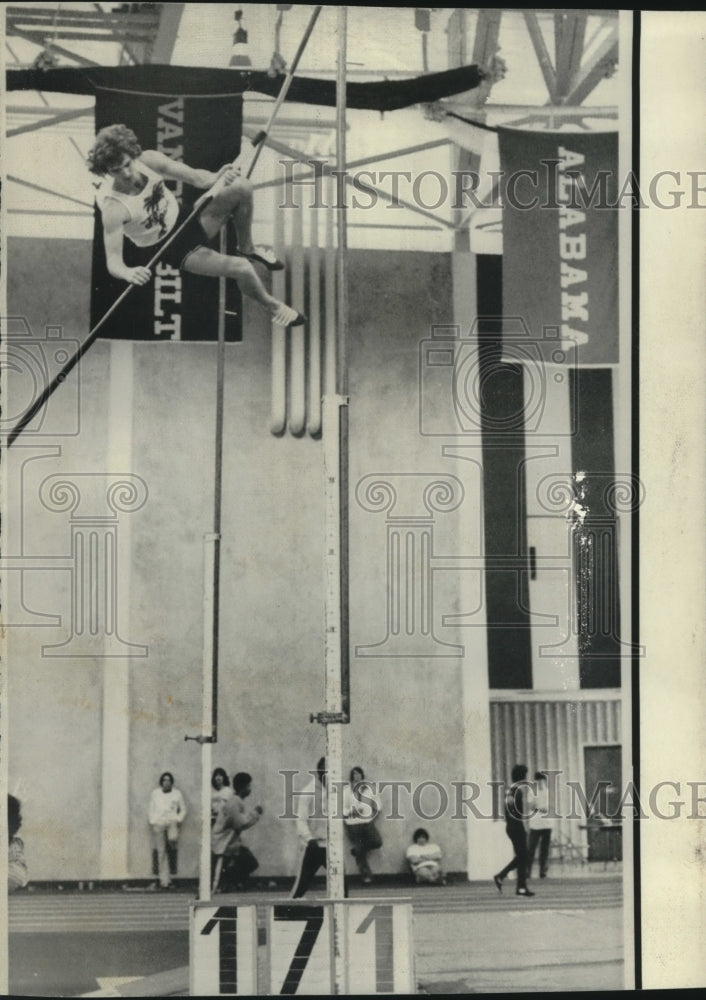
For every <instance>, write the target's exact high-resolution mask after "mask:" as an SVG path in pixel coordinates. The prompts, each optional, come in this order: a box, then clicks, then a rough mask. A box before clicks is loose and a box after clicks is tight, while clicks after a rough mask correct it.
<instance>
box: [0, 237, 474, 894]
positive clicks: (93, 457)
mask: <svg viewBox="0 0 706 1000" xmlns="http://www.w3.org/2000/svg"><path fill="white" fill-rule="evenodd" d="M12 244H13V245H11V246H10V248H9V254H8V260H9V271H8V299H9V306H10V311H11V312H12V313H14V314H24V315H26V316H27V318H28V320H29V322H30V324H31V326H32V328H33V330H34V331H35V336H38V335H39V333H40V331H41V329H42V328H43V325H44V324H45V323H54V324H57V323H59V324H62V325H63V326H64V327H65V329H66V332H67V335H68V334H71V335H72V336H79V337H80V336H82V335H85V332H86V330H85V324H86V317H87V315H88V281H89V274H90V266H89V255H90V248H89V249H88V250H87V248H86V245H85V244H74V243H69V241H67V243H66V246H64V247H62V246H60V245H59V241H54V242H53V243H52V249H53V250H58V251H60V252H57V253H54V252H53V253H52V257H51V259H47V254H46V249H45V247H44V246H43V245H42V244H41V243H40V242H39V241H37V242H33V241H12ZM15 244H16V245H15ZM387 276H389V280H388V279H387ZM393 279H394V280H393ZM350 289H351V291H350V297H351V302H350V362H351V364H350V390H351V407H350V421H351V471H350V483H351V495H352V497H353V499H352V500H351V602H350V610H351V648H352V650H353V651H355V649H356V647H357V646H370V645H373V644H375V643H377V642H379V641H381V640H382V639H383V638H384V637H385V633H386V610H385V609H386V598H387V586H388V584H387V556H386V544H387V541H386V539H387V530H388V527H389V518H390V514H389V511H388V512H387V513H386V512H385V511H378V512H371V511H370V510H368V509H365V507H364V505H361V504H360V503H358V501H357V500H356V499H355V497H354V493H355V489H356V486H357V484H358V483H359V482H360V480H361V479H362V478H363V477H365V476H370V475H373V474H382V475H383V476H387V477H390V476H392V477H394V476H398V475H399V474H406V475H407V476H409V474H410V473H415V474H421V475H422V476H423V477H427V479H426V480H425V482H427V481H431V480H434V479H435V478H436V479H438V478H439V476H440V475H441V476H442V477H443V476H446V477H454V476H455V477H456V480H457V481H458V483H459V484H460V488H461V490H462V491H463V496H462V500H461V501H460V502H459V505H456V507H454V506H453V505H451V506H450V509H449V510H448V512H444V511H443V510H442V511H438V510H436V511H435V513H434V514H433V517H432V516H431V514H430V512H429V511H428V509H427V508H424V507H420V504H421V500H420V499H419V498H417V500H415V503H416V504H417V507H418V508H420V509H421V510H422V514H423V515H424V516H426V517H427V521H428V522H429V524H431V525H432V528H433V538H432V544H433V547H434V551H437V552H440V553H444V554H446V555H449V554H453V553H454V552H457V551H467V549H468V538H469V537H471V536H473V537H477V533H478V532H477V518H478V514H477V508H474V506H473V503H472V491H473V489H474V482H475V480H474V476H475V473H474V471H473V467H472V466H471V464H470V463H467V462H466V463H463V462H459V463H455V462H453V461H450V460H449V459H444V458H442V457H441V450H440V448H439V446H438V444H437V443H434V442H433V441H430V440H429V439H427V438H423V437H421V436H420V434H419V420H418V380H419V362H418V357H419V342H420V340H422V339H423V338H425V337H427V336H428V335H429V326H430V324H431V323H432V322H440V323H443V322H446V323H449V322H452V320H453V305H452V287H451V260H450V257H448V256H445V255H428V254H422V253H408V254H386V253H382V252H380V253H371V252H365V253H363V252H360V253H352V254H351V261H350ZM245 331H246V333H245V339H244V342H243V343H242V344H237V345H228V346H227V352H226V353H227V361H226V363H227V373H226V409H225V447H224V481H223V525H222V536H223V545H222V596H221V602H222V603H221V612H222V614H221V684H220V719H219V741H218V744H217V745H216V747H215V748H214V757H213V763H214V766H215V765H222V766H224V767H225V768H226V769H227V770H228V771H229V772H230V773H232V772H234V771H235V770H247V771H250V772H251V773H252V775H253V777H254V788H255V798H256V799H258V800H260V801H261V802H262V804H263V805H264V807H265V814H264V816H263V818H262V821H261V822H260V824H259V826H258V828H257V829H255V830H253V831H252V832H251V833H250V834H249V835H247V836H248V842H249V843H250V844H251V846H252V847H253V849H254V850H255V853H256V854H257V856H258V858H259V859H260V866H261V868H260V870H261V873H262V874H288V873H293V871H294V868H295V863H296V856H297V843H296V836H295V830H294V823H293V822H292V821H290V820H280V819H278V818H277V817H278V815H279V814H280V812H281V808H282V796H283V781H282V778H281V776H280V775H279V774H278V772H279V770H280V769H283V768H297V769H301V770H302V771H306V770H308V769H309V768H311V767H313V766H314V764H315V762H316V760H317V758H318V757H319V755H320V754H321V753H322V752H323V747H324V736H325V734H324V731H323V729H322V728H321V727H319V726H316V725H311V724H310V723H309V713H310V712H312V711H319V710H321V709H322V708H323V707H324V690H323V678H324V672H323V666H324V664H323V607H324V594H323V583H322V576H323V575H322V566H323V551H324V550H323V545H324V538H323V530H324V504H323V468H322V446H321V443H320V442H318V441H314V440H311V439H309V438H306V437H303V438H300V439H293V438H291V437H288V436H286V437H283V438H275V437H272V436H271V435H270V433H269V431H268V429H267V427H268V419H269V405H270V400H269V378H270V371H269V353H270V344H269V329H268V325H267V324H266V323H265V322H264V321H263V319H262V315H261V314H260V313H259V312H258V311H257V309H256V307H253V308H252V309H249V310H248V312H247V313H246V316H245ZM80 369H81V370H80V401H81V430H80V434H79V435H77V436H75V437H63V438H52V437H48V438H46V439H39V438H36V437H30V436H29V435H27V436H26V437H25V438H24V439H23V440H22V441H21V444H20V442H18V446H15V447H14V448H13V449H12V452H11V454H10V455H9V456H8V465H9V468H8V472H9V476H10V483H11V489H10V493H9V495H8V517H9V523H8V529H7V535H6V538H7V543H6V545H7V547H6V552H8V553H9V554H11V555H15V556H18V557H25V556H29V555H34V556H36V557H38V562H37V563H36V564H33V565H37V566H38V571H35V570H34V569H32V570H28V569H27V568H26V567H27V566H28V565H29V564H28V563H26V562H23V563H22V567H23V569H22V570H20V569H17V570H15V571H11V572H8V574H7V580H6V583H5V593H6V601H5V604H6V607H7V615H8V621H9V624H10V625H13V626H14V627H12V628H10V629H9V635H10V640H9V656H10V681H9V706H8V710H9V719H10V723H9V740H10V788H11V790H13V789H15V788H17V791H18V793H19V794H20V796H21V797H22V798H23V801H24V804H25V805H24V814H25V825H24V835H25V839H26V842H27V850H28V855H29V859H30V865H31V870H32V877H33V878H35V879H40V878H57V877H60V876H61V877H65V878H72V877H73V878H90V877H99V876H100V875H101V874H103V875H106V874H107V873H111V874H113V875H118V876H120V877H122V876H127V875H131V876H134V877H136V876H141V875H147V874H148V873H149V840H148V829H147V824H146V806H147V800H148V797H149V793H150V791H151V789H152V788H153V787H154V786H155V784H156V781H157V778H158V775H159V773H160V772H161V771H162V770H164V769H169V770H172V771H173V772H174V773H175V775H176V778H177V784H178V785H179V787H181V788H182V790H183V792H184V794H185V796H186V798H187V801H188V804H189V808H190V815H189V817H188V819H187V821H186V824H185V827H184V831H183V836H182V846H181V853H180V874H181V875H183V876H195V875H196V873H197V867H198V843H199V834H200V825H199V818H198V800H199V780H200V756H199V754H200V751H199V749H198V747H197V744H196V743H194V742H185V740H184V737H185V735H196V734H197V733H198V732H200V727H201V648H202V634H203V629H202V589H203V588H202V538H203V534H204V533H205V532H208V531H209V530H210V524H211V510H212V496H213V494H212V482H213V431H212V429H213V419H214V402H213V400H214V392H215V348H214V347H213V346H212V345H197V344H185V343H169V344H148V343H133V344H124V343H120V344H118V343H115V342H114V343H112V344H111V343H108V342H104V341H99V342H98V343H96V344H95V345H94V346H93V347H92V348H91V350H90V351H89V352H88V353H87V355H86V356H85V358H84V359H83V361H82V363H81V366H80ZM111 371H112V376H111ZM72 377H73V376H72ZM69 389H70V386H69V383H67V385H65V386H63V387H62V388H61V390H60V392H59V393H58V394H57V397H56V403H55V405H57V406H60V405H61V404H60V400H61V395H62V394H63V396H64V398H65V399H67V400H68V397H69ZM39 444H41V447H38V445H39ZM52 452H53V453H52ZM33 456H36V457H34V458H33ZM30 458H33V460H32V461H28V459H30ZM457 465H458V467H457ZM460 466H465V468H460ZM59 472H61V473H62V474H65V478H68V479H71V478H72V477H73V481H74V482H77V483H78V484H79V486H80V488H81V489H84V490H85V488H86V486H87V484H88V483H89V482H90V483H92V484H95V483H96V482H99V486H100V489H103V490H104V486H105V484H104V482H103V480H102V479H101V478H100V477H103V478H105V475H106V474H110V475H112V476H113V477H119V476H120V475H121V474H124V473H125V474H127V473H129V474H132V475H133V476H137V477H140V478H141V480H142V481H144V484H145V485H146V488H147V491H148V496H147V498H146V500H145V502H144V503H142V504H141V505H138V509H135V510H134V511H132V512H126V511H122V510H121V511H120V512H119V513H117V514H115V512H114V511H113V512H112V513H111V510H110V509H108V508H107V507H106V506H105V503H104V504H103V508H104V509H103V510H102V511H101V513H102V514H103V515H104V518H105V517H107V518H108V519H110V518H111V517H112V522H111V525H112V527H111V525H109V527H110V528H111V530H115V531H116V533H117V534H116V537H117V539H118V543H117V552H118V560H119V572H118V590H117V599H116V600H117V607H118V623H117V625H118V632H119V634H120V639H121V640H122V641H123V642H132V643H137V644H144V645H146V646H147V647H148V655H146V656H143V657H138V656H134V657H132V658H130V659H129V660H128V659H126V658H125V657H124V656H114V657H109V656H106V652H110V650H111V649H113V646H111V643H110V642H108V641H107V640H106V641H105V642H104V644H103V646H102V647H101V648H97V647H91V648H92V650H93V655H88V656H84V657H78V656H68V657H66V656H60V657H57V656H49V655H47V650H46V649H45V650H44V652H43V651H42V647H43V646H47V645H50V644H55V643H58V642H61V641H63V640H65V639H66V638H67V636H68V635H70V632H71V626H70V613H71V607H72V591H71V579H72V578H71V573H70V572H69V569H68V568H67V567H68V565H69V562H70V560H69V555H70V545H71V521H70V518H71V517H73V518H74V522H75V521H76V518H77V516H78V514H79V511H74V513H73V515H72V514H71V513H70V512H69V511H67V510H64V511H63V512H62V511H56V510H48V509H47V506H46V504H45V503H43V502H42V501H41V500H40V499H39V497H40V490H41V488H42V483H43V482H44V481H45V480H46V479H47V477H48V476H50V475H53V474H56V473H59ZM88 474H90V476H89V475H88ZM398 482H404V483H405V485H408V484H409V483H410V482H411V480H410V479H409V478H408V479H404V480H398ZM44 489H45V491H46V489H47V487H46V486H45V487H44ZM415 489H418V487H415ZM459 496H461V494H459ZM94 501H95V502H96V503H97V502H98V501H97V500H96V497H95V496H93V499H92V501H91V502H94ZM425 511H426V514H425ZM412 513H414V511H412ZM402 514H404V515H405V516H406V517H409V512H408V511H402ZM432 522H433V523H432ZM106 523H107V522H106ZM21 527H22V531H23V533H22V532H21V531H20V528H21ZM74 528H76V523H74ZM100 530H101V531H102V530H108V529H107V528H106V527H105V524H104V525H103V527H101V529H100ZM59 565H61V566H62V567H64V568H62V569H57V568H56V567H57V566H59ZM437 576H438V577H439V580H438V581H437V583H436V588H437V589H436V595H435V600H434V601H433V603H432V604H431V608H432V616H433V621H432V623H431V632H432V633H433V634H434V636H436V639H435V643H436V645H435V646H434V647H433V648H432V647H423V648H422V646H415V645H414V642H416V639H417V638H418V635H419V634H421V633H415V636H413V637H412V638H413V639H414V642H413V643H412V646H410V647H409V655H405V654H404V653H400V648H399V647H398V648H397V651H396V652H395V650H392V655H388V656H384V657H381V656H370V655H356V654H355V652H353V654H352V656H351V673H352V678H351V684H352V721H351V725H350V726H349V727H347V728H346V730H345V733H344V751H345V766H346V768H348V767H350V766H352V765H353V764H361V765H362V766H363V767H364V768H365V770H366V773H367V774H368V775H369V777H371V778H373V779H377V780H382V779H385V780H402V781H410V782H412V783H417V782H419V781H425V780H427V781H429V780H433V781H436V782H439V783H440V784H441V785H443V786H448V783H449V782H450V781H452V780H460V779H463V778H464V777H466V761H467V745H466V736H467V734H466V729H467V716H466V714H465V713H466V708H464V680H463V678H464V672H468V671H469V670H470V671H472V670H473V669H474V666H473V664H474V662H475V663H476V664H478V663H480V664H481V669H482V670H484V665H483V664H484V661H483V655H482V651H481V652H479V654H478V656H477V657H476V656H475V653H474V645H475V646H478V645H479V643H480V644H481V645H482V642H481V639H480V638H478V630H475V631H474V632H473V635H472V639H473V642H471V641H470V638H469V633H468V632H467V634H466V635H465V636H464V640H466V641H465V642H464V643H461V642H460V640H459V636H458V634H457V631H456V632H454V630H453V629H450V628H449V627H447V626H445V625H444V622H443V614H447V613H450V612H451V613H453V612H458V611H459V610H460V611H463V610H466V607H465V604H464V601H465V598H464V593H465V591H464V589H463V588H464V586H465V581H464V580H463V579H462V578H463V573H460V574H457V575H453V574H451V575H449V574H442V575H439V574H436V573H432V572H431V571H430V573H429V580H432V579H433V578H435V577H437ZM442 577H443V578H442ZM74 603H75V599H74ZM38 613H41V614H43V615H55V616H59V619H60V621H57V620H56V619H47V618H39V617H38ZM39 622H46V623H47V627H45V628H38V627H37V625H38V623H39ZM88 639H90V636H89V637H88ZM111 641H112V640H111ZM441 643H447V644H454V643H455V644H456V645H457V646H459V647H460V652H459V650H458V649H455V648H453V647H452V646H450V645H449V646H448V648H446V647H442V646H441ZM89 645H90V643H89ZM424 649H426V650H427V652H428V651H429V649H431V652H432V653H433V655H427V654H426V653H425V652H424ZM439 650H441V652H444V653H445V654H447V653H448V652H451V653H453V655H444V656H441V657H439V656H438V652H439ZM126 663H127V664H129V668H128V669H127V670H125V664H126ZM108 681H110V684H109V685H108ZM106 685H108V686H106ZM106 690H110V691H111V695H110V697H111V698H113V697H115V692H116V691H117V692H118V699H119V703H120V706H121V707H120V709H119V711H120V712H127V714H128V718H127V720H126V723H125V732H126V742H125V743H124V744H121V743H120V742H118V744H117V746H118V752H117V754H116V753H115V750H114V746H115V744H113V743H110V742H109V741H108V740H107V738H106V735H105V734H106V722H105V719H106V718H107V719H111V718H113V715H111V713H113V705H112V703H111V704H107V705H104V704H103V699H104V691H106ZM476 710H477V707H476ZM104 713H105V715H104ZM484 752H485V751H484ZM488 752H489V751H488ZM18 783H19V784H18ZM106 786H107V787H106ZM114 789H115V790H116V791H115V794H118V795H120V794H122V792H121V791H120V790H121V789H125V797H126V815H125V827H124V831H126V832H121V831H120V830H118V831H117V833H116V832H115V831H113V833H111V834H110V836H109V833H108V831H107V828H106V825H105V820H104V819H101V816H102V815H103V816H105V813H106V809H107V810H108V812H110V809H111V805H110V801H109V799H110V796H111V794H113V791H114ZM434 795H435V793H434V790H433V788H431V789H430V790H429V796H428V797H425V798H424V799H423V801H422V803H421V804H422V806H423V809H424V811H426V812H427V813H429V814H432V813H433V812H434V810H435V807H436V804H437V801H438V799H435V797H434ZM400 802H401V806H402V808H401V811H402V812H404V813H405V819H402V820H386V821H384V822H383V823H382V826H381V832H382V834H383V838H384V841H385V843H384V848H383V850H382V851H381V852H379V854H378V857H376V858H375V859H374V865H375V866H376V867H377V868H378V870H384V871H398V870H401V869H402V867H403V862H402V858H403V852H404V848H405V847H406V845H407V843H408V842H409V838H410V835H411V832H412V830H413V829H414V828H415V827H416V826H418V825H420V823H421V824H422V825H425V826H427V827H428V828H429V829H430V831H431V832H432V834H433V836H434V837H435V838H437V839H438V840H439V842H440V843H442V845H443V846H444V849H445V853H446V857H447V863H448V867H449V868H450V869H452V870H459V869H465V867H466V831H465V823H463V822H458V821H453V820H452V819H451V818H450V815H449V814H447V815H445V816H442V817H441V818H439V819H438V820H429V821H428V822H427V821H424V820H423V819H422V820H420V819H419V817H416V816H414V815H411V814H410V808H409V807H410V802H409V797H407V798H405V796H404V795H402V796H401V797H400ZM110 837H113V838H114V839H117V841H120V840H121V838H122V839H123V840H124V841H125V843H124V845H123V847H124V856H125V861H124V862H122V861H120V860H117V861H116V860H115V858H118V859H120V857H121V856H122V855H121V846H120V844H118V846H117V848H116V847H115V844H113V843H112V842H111V843H108V842H107V841H108V840H109V839H110ZM114 848H115V850H113V849H114ZM111 851H113V854H112V855H111ZM111 856H112V857H113V861H111V862H106V860H105V859H106V857H111ZM121 865H122V867H121Z"/></svg>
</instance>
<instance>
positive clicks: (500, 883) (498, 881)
mask: <svg viewBox="0 0 706 1000" xmlns="http://www.w3.org/2000/svg"><path fill="white" fill-rule="evenodd" d="M493 882H495V888H496V889H497V890H498V892H502V891H503V880H502V879H501V878H500V876H499V875H493Z"/></svg>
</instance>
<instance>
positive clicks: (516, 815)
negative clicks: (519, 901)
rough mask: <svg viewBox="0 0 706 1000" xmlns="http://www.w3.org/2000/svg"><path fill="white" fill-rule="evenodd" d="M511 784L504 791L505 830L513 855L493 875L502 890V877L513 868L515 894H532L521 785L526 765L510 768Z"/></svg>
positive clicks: (525, 815) (499, 890)
mask: <svg viewBox="0 0 706 1000" xmlns="http://www.w3.org/2000/svg"><path fill="white" fill-rule="evenodd" d="M511 777H512V784H511V785H510V787H509V788H508V789H507V791H506V792H505V832H506V833H507V835H508V837H509V838H510V840H511V841H512V846H513V849H514V851H515V855H514V857H513V859H512V861H511V862H510V863H509V864H508V865H506V866H505V867H504V868H503V870H502V871H501V872H498V874H497V875H494V876H493V881H494V882H495V885H496V888H497V890H498V892H502V891H503V879H504V878H505V876H506V875H509V873H510V872H511V871H513V869H515V868H516V869H517V889H516V890H515V894H516V895H517V896H534V893H533V892H530V890H529V889H528V888H527V860H528V854H527V827H528V822H527V809H526V805H525V794H524V788H523V785H525V784H526V780H525V779H526V778H527V765H526V764H515V766H514V767H513V769H512V775H511Z"/></svg>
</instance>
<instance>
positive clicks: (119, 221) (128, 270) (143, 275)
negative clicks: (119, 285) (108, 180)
mask: <svg viewBox="0 0 706 1000" xmlns="http://www.w3.org/2000/svg"><path fill="white" fill-rule="evenodd" d="M101 214H102V216H103V243H104V245H105V260H106V264H107V265H108V271H109V273H110V274H112V276H113V277H114V278H119V279H120V280H121V281H128V282H129V283H130V284H131V285H146V284H147V282H148V281H149V280H150V278H151V277H152V274H151V272H150V269H149V268H148V267H127V265H126V264H125V261H124V260H123V223H124V222H125V215H126V212H125V209H124V208H123V206H122V205H121V204H120V203H119V202H117V201H114V200H113V199H110V198H109V199H107V200H106V202H105V204H104V205H103V208H102V210H101Z"/></svg>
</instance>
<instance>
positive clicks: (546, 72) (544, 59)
mask: <svg viewBox="0 0 706 1000" xmlns="http://www.w3.org/2000/svg"><path fill="white" fill-rule="evenodd" d="M522 13H523V15H524V19H525V24H526V25H527V30H528V31H529V36H530V39H531V41H532V47H533V48H534V51H535V55H536V56H537V61H538V62H539V68H540V69H541V71H542V76H543V77H544V82H545V84H546V86H547V90H548V91H549V97H550V100H551V102H552V104H556V103H557V87H556V72H555V70H554V67H553V65H552V61H551V58H550V56H549V52H548V50H547V45H546V42H545V41H544V35H543V34H542V29H541V28H540V27H539V21H538V19H537V12H536V11H533V10H523V11H522Z"/></svg>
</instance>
